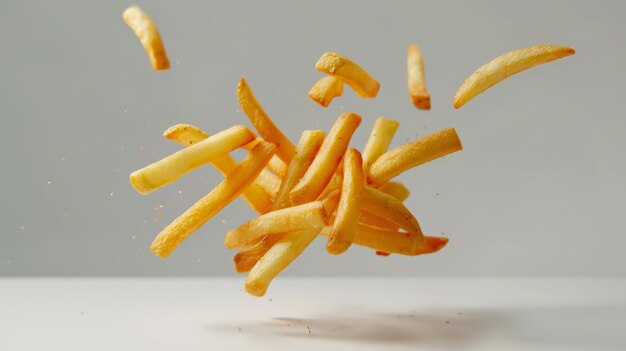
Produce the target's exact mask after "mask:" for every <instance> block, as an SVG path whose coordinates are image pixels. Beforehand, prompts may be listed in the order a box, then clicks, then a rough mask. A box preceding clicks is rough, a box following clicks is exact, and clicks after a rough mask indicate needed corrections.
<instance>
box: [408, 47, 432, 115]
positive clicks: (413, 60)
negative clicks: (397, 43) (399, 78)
mask: <svg viewBox="0 0 626 351" xmlns="http://www.w3.org/2000/svg"><path fill="white" fill-rule="evenodd" d="M406 71H407V84H408V87H409V96H410V97H411V101H413V105H415V107H417V108H418V109H420V110H430V94H429V93H428V91H427V90H426V82H425V80H424V60H423V58H422V50H420V48H419V47H418V46H417V45H415V44H411V45H409V48H408V50H407V56H406Z"/></svg>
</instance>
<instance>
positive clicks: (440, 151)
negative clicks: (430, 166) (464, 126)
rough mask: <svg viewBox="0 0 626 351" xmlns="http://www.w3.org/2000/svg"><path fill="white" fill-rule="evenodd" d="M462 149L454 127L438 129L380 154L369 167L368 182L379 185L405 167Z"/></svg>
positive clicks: (417, 164) (405, 168)
mask: <svg viewBox="0 0 626 351" xmlns="http://www.w3.org/2000/svg"><path fill="white" fill-rule="evenodd" d="M462 149H463V146H462V145H461V140H459V136H458V135H457V134H456V131H455V130H454V128H448V129H444V130H440V131H438V132H436V133H433V134H431V135H429V136H427V137H424V138H421V139H417V140H415V141H413V142H410V143H408V144H404V145H402V146H399V147H397V148H395V149H393V150H391V151H388V152H386V153H384V154H382V155H381V156H380V157H379V158H378V159H377V160H376V162H374V164H372V167H371V168H370V173H369V183H371V184H372V185H373V186H376V187H378V186H381V185H383V184H384V183H386V182H387V181H388V180H390V179H391V178H393V177H395V176H397V175H398V174H400V173H402V172H404V171H406V170H407V169H410V168H413V167H416V166H419V165H421V164H424V163H426V162H430V161H432V160H435V159H437V158H439V157H443V156H445V155H448V154H451V153H453V152H456V151H459V150H462Z"/></svg>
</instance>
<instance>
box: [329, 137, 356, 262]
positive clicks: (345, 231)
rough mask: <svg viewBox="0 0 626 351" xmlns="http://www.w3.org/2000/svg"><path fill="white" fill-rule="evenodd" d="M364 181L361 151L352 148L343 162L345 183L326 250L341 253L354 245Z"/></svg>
mask: <svg viewBox="0 0 626 351" xmlns="http://www.w3.org/2000/svg"><path fill="white" fill-rule="evenodd" d="M364 183H365V180H364V177H363V160H362V158H361V153H359V152H358V151H357V150H356V149H353V148H350V149H349V150H348V151H347V152H346V156H345V159H344V164H343V184H342V189H341V198H340V199H339V206H338V208H337V217H336V218H335V221H334V223H333V229H332V230H331V232H330V235H329V236H328V243H327V244H326V251H328V253H330V254H332V255H339V254H341V253H343V252H344V251H346V250H347V249H348V248H349V247H350V245H352V239H353V238H354V235H355V233H356V229H357V223H358V221H359V212H360V208H361V204H360V203H361V194H362V193H363V184H364Z"/></svg>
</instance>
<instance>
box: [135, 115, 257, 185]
mask: <svg viewBox="0 0 626 351" xmlns="http://www.w3.org/2000/svg"><path fill="white" fill-rule="evenodd" d="M254 138H255V135H254V133H252V132H251V131H250V130H249V129H248V128H246V127H245V126H241V125H237V126H234V127H231V128H228V129H226V130H223V131H221V132H219V133H217V134H215V135H212V136H210V137H208V138H206V139H204V140H202V141H200V142H198V143H196V144H193V145H191V146H189V147H187V148H184V149H182V150H180V151H178V152H176V153H174V154H172V155H170V156H168V157H166V158H164V159H161V160H160V161H157V162H155V163H153V164H151V165H149V166H147V167H144V168H142V169H140V170H138V171H135V172H133V173H132V174H131V175H130V182H131V184H132V185H133V187H134V188H135V190H137V192H139V193H140V194H144V195H145V194H149V193H151V192H152V191H154V190H156V189H158V188H160V187H162V186H164V185H167V184H169V183H171V182H173V181H175V180H176V179H178V178H179V177H181V176H182V175H184V174H185V173H187V172H189V171H191V170H194V169H196V168H198V167H200V166H202V165H203V164H205V163H207V162H210V161H212V160H214V159H216V158H218V157H220V156H224V155H226V154H228V152H230V151H232V150H234V149H236V148H238V147H240V146H242V145H245V144H247V143H249V142H251V141H252V140H254Z"/></svg>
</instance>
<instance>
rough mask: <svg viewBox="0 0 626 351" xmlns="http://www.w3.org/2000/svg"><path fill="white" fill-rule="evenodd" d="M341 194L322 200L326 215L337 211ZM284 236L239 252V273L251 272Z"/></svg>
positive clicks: (330, 195)
mask: <svg viewBox="0 0 626 351" xmlns="http://www.w3.org/2000/svg"><path fill="white" fill-rule="evenodd" d="M340 194H341V191H339V190H335V191H332V192H331V193H330V194H328V196H326V197H325V198H324V199H322V200H320V201H322V203H323V204H324V209H325V210H326V213H333V212H335V209H336V208H337V205H338V204H339V196H340ZM283 236H284V233H277V234H269V235H266V236H265V237H264V238H263V240H261V241H259V242H258V243H256V244H254V245H252V246H250V247H248V248H245V249H243V250H241V251H240V252H238V253H237V254H236V255H235V257H234V259H233V261H234V263H235V269H236V270H237V273H244V272H249V271H250V270H251V269H252V267H254V265H255V264H256V263H257V262H258V261H259V260H260V259H261V257H263V256H264V255H265V253H266V252H267V251H269V249H270V248H271V247H272V246H274V244H275V243H277V242H278V240H280V239H281V238H282V237H283Z"/></svg>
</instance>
